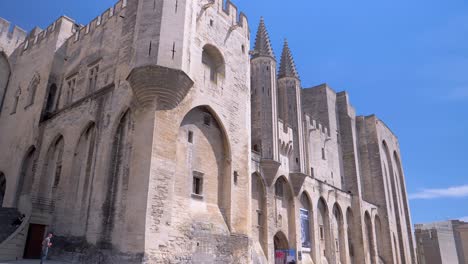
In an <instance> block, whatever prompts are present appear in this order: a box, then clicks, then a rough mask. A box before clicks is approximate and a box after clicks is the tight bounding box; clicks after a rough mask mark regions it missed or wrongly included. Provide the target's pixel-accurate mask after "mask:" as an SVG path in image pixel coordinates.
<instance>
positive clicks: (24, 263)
mask: <svg viewBox="0 0 468 264" xmlns="http://www.w3.org/2000/svg"><path fill="white" fill-rule="evenodd" d="M40 262H41V261H40V260H39V259H24V260H17V261H1V260H0V264H39V263H40ZM45 263H46V264H68V262H61V261H53V260H48V261H46V262H45Z"/></svg>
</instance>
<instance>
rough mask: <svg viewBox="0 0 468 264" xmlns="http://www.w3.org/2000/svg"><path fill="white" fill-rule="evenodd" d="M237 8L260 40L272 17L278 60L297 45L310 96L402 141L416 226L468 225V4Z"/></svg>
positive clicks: (83, 13)
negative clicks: (343, 100) (346, 108)
mask: <svg viewBox="0 0 468 264" xmlns="http://www.w3.org/2000/svg"><path fill="white" fill-rule="evenodd" d="M233 2H234V3H235V4H237V5H238V7H239V8H240V9H241V10H243V11H244V12H245V13H246V14H247V16H248V18H249V23H250V27H251V31H252V33H253V34H254V33H255V32H256V28H257V25H258V21H259V19H260V16H264V17H265V22H266V25H267V27H268V30H269V33H270V37H271V39H272V42H273V45H274V50H275V53H276V55H277V56H279V55H280V52H281V46H282V43H283V39H284V38H287V39H288V40H289V46H290V47H291V49H292V52H293V55H294V57H295V61H296V64H297V67H298V70H299V73H300V75H301V79H302V82H303V86H304V87H310V86H313V85H317V84H320V83H324V82H327V83H328V84H329V85H330V86H331V87H333V88H334V89H335V90H337V91H341V90H347V91H348V92H349V93H350V96H351V100H352V103H353V105H354V106H355V107H356V109H357V112H358V113H359V114H363V115H368V114H372V113H375V114H376V115H378V116H379V117H380V118H381V119H382V120H383V121H385V123H386V124H387V125H388V126H390V127H391V129H392V130H393V131H394V132H395V133H396V134H397V135H398V138H399V140H400V146H401V151H402V160H403V166H404V168H405V173H406V182H407V187H408V193H409V194H410V195H411V197H412V198H413V199H411V200H410V205H411V210H412V217H413V223H419V222H429V221H435V220H444V219H448V218H462V217H468V155H467V151H468V139H467V136H468V2H467V1H465V0H411V1H408V0H382V1H375V0H355V1H350V0H322V1H315V0H314V1H307V0H302V1H301V0H299V1H289V0H255V1H252V0H233ZM113 3H114V0H99V1H96V0H79V1H72V0H40V1H38V0H14V1H7V0H1V1H0V16H1V17H4V18H6V19H7V20H9V21H12V22H14V23H15V24H18V25H19V26H21V27H23V28H25V29H28V30H30V29H31V28H33V27H34V26H35V25H38V26H40V27H43V28H44V27H46V26H47V25H49V24H50V23H51V22H52V21H53V20H54V19H55V18H57V17H58V16H60V15H63V14H65V15H67V16H70V17H72V18H74V19H75V20H76V21H77V22H78V23H82V24H86V23H88V22H89V21H90V20H91V19H93V18H94V17H95V16H97V15H99V14H100V13H101V12H102V11H104V10H105V9H107V8H108V7H110V6H111V5H113ZM254 38H255V36H254V35H252V41H253V40H254Z"/></svg>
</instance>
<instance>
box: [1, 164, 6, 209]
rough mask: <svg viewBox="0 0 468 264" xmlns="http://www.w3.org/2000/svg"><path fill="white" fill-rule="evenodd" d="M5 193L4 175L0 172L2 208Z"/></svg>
mask: <svg viewBox="0 0 468 264" xmlns="http://www.w3.org/2000/svg"><path fill="white" fill-rule="evenodd" d="M5 193H6V178H5V175H4V174H3V173H2V172H1V171H0V207H2V204H3V199H4V198H5Z"/></svg>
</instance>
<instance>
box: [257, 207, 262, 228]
mask: <svg viewBox="0 0 468 264" xmlns="http://www.w3.org/2000/svg"><path fill="white" fill-rule="evenodd" d="M257 226H258V227H262V211H261V210H257Z"/></svg>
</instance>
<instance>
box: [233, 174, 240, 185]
mask: <svg viewBox="0 0 468 264" xmlns="http://www.w3.org/2000/svg"><path fill="white" fill-rule="evenodd" d="M237 178H239V173H238V172H237V171H234V184H237Z"/></svg>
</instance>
